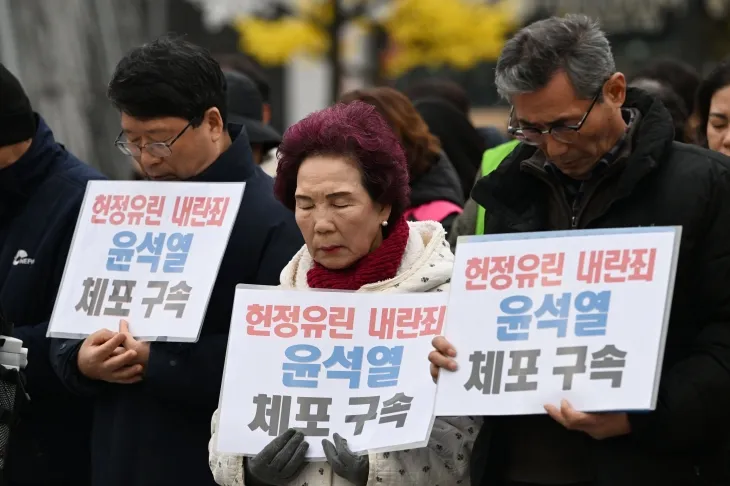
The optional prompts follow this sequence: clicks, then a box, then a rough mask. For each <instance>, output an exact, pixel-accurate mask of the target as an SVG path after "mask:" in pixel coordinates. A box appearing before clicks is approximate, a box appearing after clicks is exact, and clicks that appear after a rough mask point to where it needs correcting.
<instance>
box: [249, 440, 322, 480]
mask: <svg viewBox="0 0 730 486" xmlns="http://www.w3.org/2000/svg"><path fill="white" fill-rule="evenodd" d="M307 449H309V443H308V442H306V441H305V440H304V434H302V433H301V432H298V431H296V430H294V429H289V430H287V431H286V432H284V433H283V434H281V435H280V436H279V437H277V438H276V439H274V440H272V441H271V442H269V444H268V445H267V446H266V447H264V448H263V449H262V450H261V452H259V453H258V454H256V456H255V457H253V458H252V459H249V460H248V461H246V472H248V473H249V475H250V476H251V479H253V481H251V482H253V483H255V484H262V485H264V484H265V485H271V486H285V485H286V484H287V483H289V482H290V481H291V480H292V479H294V478H295V477H296V476H297V474H299V470H300V469H301V467H302V465H304V456H305V455H306V454H307ZM247 482H248V481H247Z"/></svg>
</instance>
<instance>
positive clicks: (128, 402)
mask: <svg viewBox="0 0 730 486" xmlns="http://www.w3.org/2000/svg"><path fill="white" fill-rule="evenodd" d="M232 135H233V136H235V135H236V134H233V133H232ZM191 180H193V181H201V182H240V181H245V182H246V188H245V190H244V193H243V199H242V201H241V207H240V209H239V211H238V216H237V218H236V222H235V223H234V225H233V229H232V231H231V237H230V240H229V242H228V247H227V248H226V251H225V254H224V255H223V261H222V262H221V266H220V269H219V271H218V276H217V278H216V282H215V285H214V286H213V292H212V294H211V296H210V300H209V302H208V308H207V311H206V314H205V319H204V321H203V327H202V330H201V333H200V339H199V340H198V342H196V343H192V344H187V343H165V342H155V343H152V345H151V350H150V357H149V362H148V364H147V369H146V373H145V377H144V380H143V381H141V382H140V383H138V384H134V385H116V384H111V383H106V382H98V381H91V380H89V379H87V378H86V377H84V376H83V375H81V374H80V373H79V370H78V366H77V364H76V360H77V355H78V348H79V346H80V343H78V342H74V341H64V340H54V341H55V342H54V345H53V346H52V356H51V359H52V362H53V365H54V367H55V368H56V372H57V373H58V374H59V376H61V378H62V379H63V381H64V382H65V384H66V385H67V386H68V387H70V388H71V389H73V390H75V391H77V392H79V393H82V394H88V395H91V396H93V397H94V398H95V400H94V422H93V435H92V472H93V482H92V484H93V485H94V486H181V485H195V486H215V481H213V475H212V474H211V472H210V468H209V466H208V441H209V440H210V422H211V418H212V416H213V412H214V411H215V409H216V408H217V407H218V398H219V393H220V386H221V381H222V378H223V364H224V361H225V355H226V346H227V343H228V328H229V326H230V322H231V311H232V309H233V297H234V293H235V289H236V285H237V284H239V283H248V284H258V285H278V284H279V274H280V273H281V270H282V269H283V268H284V266H285V265H286V264H287V263H288V262H289V260H290V259H291V258H292V257H293V256H294V254H295V253H296V252H297V251H298V250H299V249H300V248H301V247H302V245H303V244H304V241H303V240H302V236H301V233H300V232H299V228H298V227H297V225H296V222H295V221H294V214H293V213H292V212H291V211H289V210H288V209H286V208H285V207H284V206H283V205H282V204H281V203H280V202H278V201H277V200H276V199H275V198H274V194H273V179H271V177H269V176H268V175H266V174H264V172H263V171H262V170H261V169H260V168H259V167H257V166H256V165H255V164H254V162H253V158H252V155H251V149H250V146H249V141H248V137H247V136H246V134H245V132H243V131H241V132H240V134H238V136H237V137H235V138H234V142H233V144H232V145H231V146H230V147H229V149H228V150H227V151H226V152H224V153H223V154H221V155H220V156H219V157H218V159H217V160H216V161H215V162H214V163H213V164H212V165H211V166H210V167H208V168H207V169H206V170H204V171H203V172H202V173H200V174H199V175H197V176H195V177H194V178H192V179H191Z"/></svg>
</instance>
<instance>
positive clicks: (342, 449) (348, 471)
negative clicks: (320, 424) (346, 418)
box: [322, 434, 370, 486]
mask: <svg viewBox="0 0 730 486" xmlns="http://www.w3.org/2000/svg"><path fill="white" fill-rule="evenodd" d="M334 439H335V443H334V445H333V444H332V442H330V441H328V440H327V439H322V447H323V448H324V455H325V456H327V462H328V463H329V465H330V466H332V470H333V471H334V472H335V474H337V475H338V476H340V477H341V478H345V479H347V480H348V481H350V482H351V483H352V484H355V485H356V486H366V485H367V483H368V476H369V475H370V459H368V456H367V454H363V455H361V456H357V455H355V454H353V453H352V451H350V448H349V447H347V440H345V439H343V438H342V437H341V436H340V434H335V435H334Z"/></svg>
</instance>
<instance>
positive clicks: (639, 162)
mask: <svg viewBox="0 0 730 486" xmlns="http://www.w3.org/2000/svg"><path fill="white" fill-rule="evenodd" d="M624 107H625V108H635V109H637V110H639V112H640V113H641V119H640V120H639V121H638V123H639V126H638V127H637V129H636V132H635V134H634V136H633V138H632V142H633V147H632V150H631V154H630V155H629V157H628V159H627V160H626V164H625V167H624V168H623V169H622V171H621V174H620V176H619V178H618V181H617V186H616V191H615V199H621V198H625V197H627V196H629V195H630V194H631V192H632V191H633V190H634V188H635V187H636V185H637V184H638V183H639V181H640V180H641V179H643V178H644V177H645V176H646V175H647V174H649V173H650V172H652V171H654V170H655V169H656V168H657V167H659V165H660V164H661V162H662V161H663V160H664V159H665V158H666V156H667V154H668V153H669V151H670V149H671V145H672V142H673V140H674V127H673V124H672V118H671V116H670V114H669V112H668V111H667V109H666V108H664V105H662V104H661V102H660V101H658V100H657V99H656V98H654V97H653V96H650V95H648V94H646V93H644V92H643V91H641V90H637V89H635V88H629V89H628V90H627V93H626V102H625V103H624ZM536 150H537V149H536V147H533V146H529V145H525V144H520V145H518V146H517V147H516V148H515V150H514V151H513V152H512V153H511V154H510V155H509V156H508V157H507V158H506V159H505V160H504V161H503V162H502V163H501V164H500V166H499V167H498V168H497V169H496V170H495V171H494V172H492V173H491V174H490V175H488V176H487V177H484V178H482V179H480V180H479V181H478V182H477V184H476V185H475V186H474V189H473V190H472V193H471V196H472V198H473V199H474V200H475V201H476V202H477V203H478V204H479V205H481V206H483V207H484V208H485V209H486V211H487V213H490V212H491V213H499V214H500V215H503V216H504V217H505V218H506V219H507V221H508V224H509V225H510V226H512V227H513V228H514V229H515V230H516V231H530V230H537V229H539V222H540V221H544V218H545V217H546V214H547V213H546V211H547V209H546V205H545V204H539V203H538V198H539V197H540V195H542V194H544V192H545V183H544V182H542V181H540V180H539V179H537V178H536V177H534V176H532V175H530V174H527V173H525V172H523V170H522V168H521V162H522V161H524V160H526V159H528V158H530V157H532V155H533V154H534V153H535V151H536Z"/></svg>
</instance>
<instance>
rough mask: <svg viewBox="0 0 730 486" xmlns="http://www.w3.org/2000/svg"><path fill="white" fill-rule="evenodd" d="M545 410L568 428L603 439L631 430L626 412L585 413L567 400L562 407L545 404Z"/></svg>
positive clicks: (563, 401)
mask: <svg viewBox="0 0 730 486" xmlns="http://www.w3.org/2000/svg"><path fill="white" fill-rule="evenodd" d="M545 411H546V412H547V413H548V415H550V416H551V417H552V418H553V419H554V420H555V421H556V422H559V423H560V424H562V425H563V427H565V428H566V429H568V430H580V431H581V432H585V433H586V434H588V435H590V436H591V437H593V438H594V439H597V440H603V439H608V438H610V437H617V436H619V435H626V434H628V433H630V432H631V424H630V423H629V418H628V416H627V415H626V414H625V413H583V412H579V411H577V410H576V409H574V408H573V406H572V405H571V404H570V403H569V402H568V401H567V400H562V401H561V402H560V409H558V407H556V406H554V405H545Z"/></svg>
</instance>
